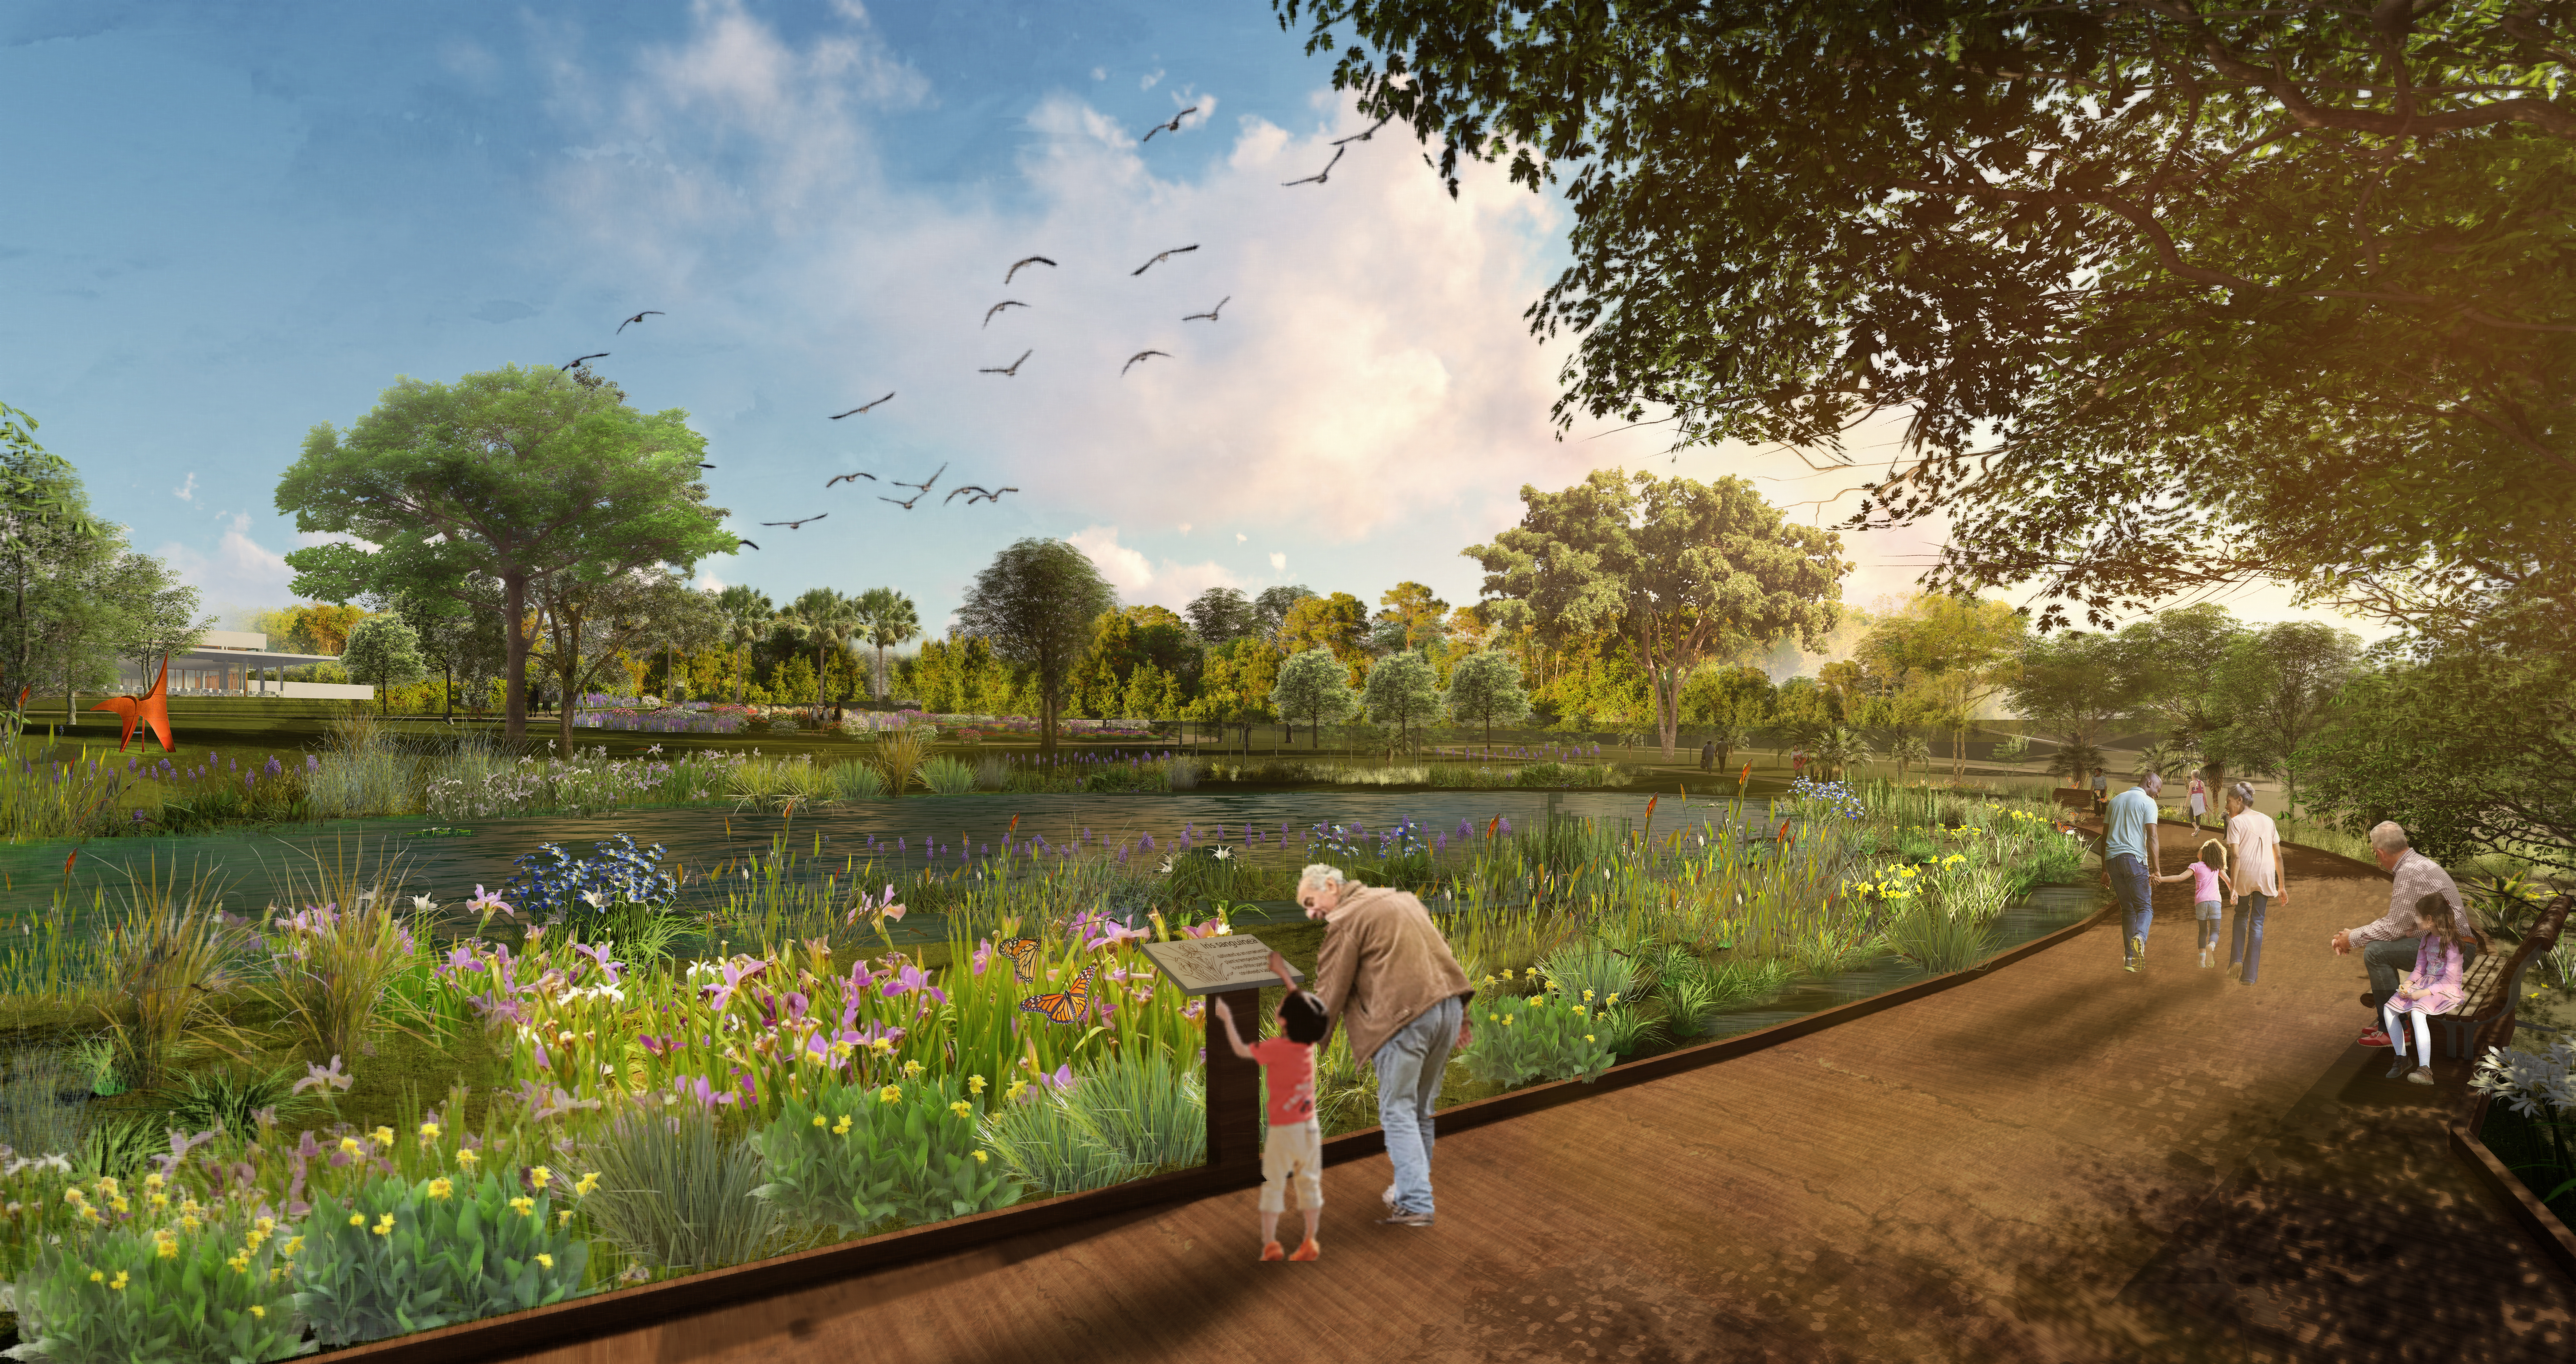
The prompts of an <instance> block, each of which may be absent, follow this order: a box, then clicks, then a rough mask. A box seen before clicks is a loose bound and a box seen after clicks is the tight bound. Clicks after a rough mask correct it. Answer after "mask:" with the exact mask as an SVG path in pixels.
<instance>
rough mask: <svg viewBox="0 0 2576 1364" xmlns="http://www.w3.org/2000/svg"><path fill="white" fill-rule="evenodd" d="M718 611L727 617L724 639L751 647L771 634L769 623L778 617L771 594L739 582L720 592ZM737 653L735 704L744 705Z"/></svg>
mask: <svg viewBox="0 0 2576 1364" xmlns="http://www.w3.org/2000/svg"><path fill="white" fill-rule="evenodd" d="M716 613H717V614H718V615H720V616H722V617H723V618H724V639H725V644H726V646H727V647H729V648H736V649H743V650H748V649H749V648H750V647H751V646H752V645H753V644H756V643H758V642H759V641H760V639H761V637H762V636H764V635H766V634H768V633H769V622H770V621H772V620H774V619H776V618H777V616H778V608H777V607H775V606H772V605H770V603H769V594H768V593H766V592H762V591H759V590H757V589H755V588H750V587H745V586H743V585H742V584H740V583H736V584H734V585H733V586H731V587H728V588H726V589H725V590H724V591H722V592H719V593H717V594H716ZM744 656H745V655H736V656H735V659H734V665H733V703H734V704H735V705H737V706H739V705H741V704H742V674H743V664H742V659H743V657H744Z"/></svg>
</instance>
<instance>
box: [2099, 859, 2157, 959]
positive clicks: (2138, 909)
mask: <svg viewBox="0 0 2576 1364" xmlns="http://www.w3.org/2000/svg"><path fill="white" fill-rule="evenodd" d="M2108 867H2109V870H2110V873H2111V894H2112V895H2113V896H2114V897H2115V898H2117V899H2118V900H2119V902H2120V917H2121V919H2122V921H2123V924H2122V933H2121V937H2120V952H2121V955H2122V957H2123V958H2124V959H2125V958H2126V956H2127V954H2128V951H2129V939H2131V938H2135V939H2137V940H2138V949H2139V950H2140V951H2142V952H2143V951H2144V950H2145V949H2146V945H2147V930H2148V929H2150V928H2153V927H2155V910H2154V908H2153V902H2152V899H2151V896H2152V895H2153V892H2152V891H2151V890H2150V889H2149V888H2148V884H2147V864H2146V863H2144V862H2141V861H2139V860H2138V859H2137V857H2136V856H2135V855H2133V854H2130V853H2113V854H2111V860H2110V862H2109V864H2108Z"/></svg>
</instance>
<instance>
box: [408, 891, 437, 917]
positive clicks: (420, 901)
mask: <svg viewBox="0 0 2576 1364" xmlns="http://www.w3.org/2000/svg"><path fill="white" fill-rule="evenodd" d="M411 907H412V908H413V909H416V910H418V911H420V912H421V913H423V914H427V913H428V912H429V911H431V910H433V909H436V908H438V902H437V901H435V900H432V899H430V898H429V897H428V896H426V895H415V896H413V897H411Z"/></svg>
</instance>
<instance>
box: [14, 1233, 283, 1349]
mask: <svg viewBox="0 0 2576 1364" xmlns="http://www.w3.org/2000/svg"><path fill="white" fill-rule="evenodd" d="M102 1197H104V1195H102ZM272 1225H273V1224H269V1223H268V1219H265V1218H262V1219H260V1221H258V1222H253V1221H252V1220H251V1219H250V1218H249V1217H247V1216H239V1215H236V1216H228V1217H223V1218H219V1219H217V1220H215V1221H212V1222H208V1223H205V1224H203V1225H201V1226H198V1227H195V1228H193V1229H190V1228H187V1227H186V1226H185V1224H183V1223H174V1224H173V1225H171V1226H166V1227H160V1228H155V1229H149V1230H147V1229H146V1228H145V1227H144V1226H141V1225H138V1224H131V1223H129V1224H126V1225H122V1226H112V1227H103V1228H98V1229H94V1230H83V1231H75V1232H74V1233H73V1234H71V1235H69V1236H67V1237H65V1238H64V1239H63V1241H62V1242H61V1244H59V1245H51V1246H48V1247H47V1248H46V1249H44V1250H43V1251H41V1252H39V1253H38V1254H37V1255H36V1257H35V1260H34V1262H33V1263H32V1264H31V1265H30V1266H29V1267H28V1269H27V1271H26V1272H25V1273H24V1274H23V1275H22V1276H20V1278H19V1279H18V1283H17V1308H18V1337H19V1339H20V1341H21V1342H23V1343H22V1344H20V1345H19V1346H18V1348H17V1349H15V1350H12V1351H10V1353H11V1354H13V1355H16V1356H17V1357H19V1358H21V1359H34V1360H41V1361H48V1364H138V1361H143V1360H152V1361H156V1364H157V1362H158V1361H169V1364H253V1361H266V1360H278V1359H291V1358H294V1357H295V1356H297V1355H299V1354H302V1353H304V1352H305V1349H306V1348H307V1347H306V1346H305V1344H304V1340H303V1337H304V1329H303V1325H302V1323H300V1322H299V1321H297V1319H296V1312H295V1301H296V1300H295V1297H294V1295H293V1294H292V1293H291V1292H290V1291H289V1289H288V1286H287V1284H286V1283H285V1282H284V1281H283V1277H284V1276H283V1268H282V1256H281V1250H282V1248H281V1247H280V1246H279V1244H278V1242H277V1239H276V1237H275V1236H274V1235H273V1234H272V1231H271V1229H270V1227H271V1226H272Z"/></svg>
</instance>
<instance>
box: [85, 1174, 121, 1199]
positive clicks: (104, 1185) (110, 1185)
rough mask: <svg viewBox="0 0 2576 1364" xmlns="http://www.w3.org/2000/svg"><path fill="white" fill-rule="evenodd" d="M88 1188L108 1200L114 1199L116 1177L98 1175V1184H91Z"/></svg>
mask: <svg viewBox="0 0 2576 1364" xmlns="http://www.w3.org/2000/svg"><path fill="white" fill-rule="evenodd" d="M90 1187H91V1188H93V1189H96V1190H98V1191H99V1192H100V1193H103V1194H106V1195H107V1196H108V1197H110V1198H114V1197H115V1196H116V1176H114V1175H100V1176H99V1177H98V1182H97V1183H96V1184H92V1185H91V1186H90Z"/></svg>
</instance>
